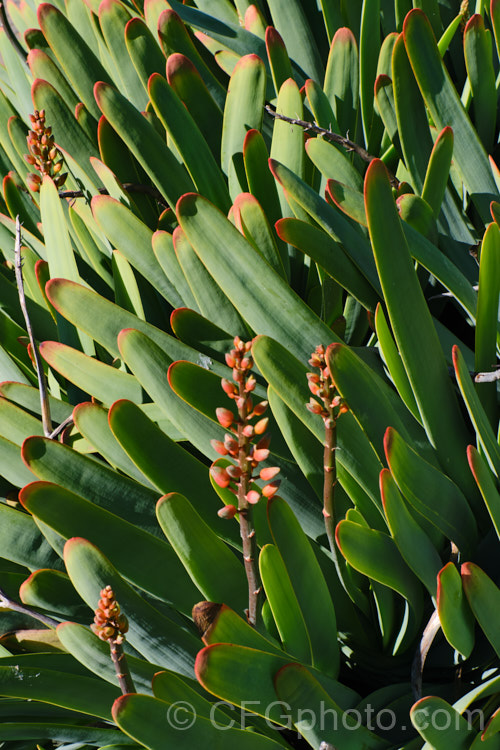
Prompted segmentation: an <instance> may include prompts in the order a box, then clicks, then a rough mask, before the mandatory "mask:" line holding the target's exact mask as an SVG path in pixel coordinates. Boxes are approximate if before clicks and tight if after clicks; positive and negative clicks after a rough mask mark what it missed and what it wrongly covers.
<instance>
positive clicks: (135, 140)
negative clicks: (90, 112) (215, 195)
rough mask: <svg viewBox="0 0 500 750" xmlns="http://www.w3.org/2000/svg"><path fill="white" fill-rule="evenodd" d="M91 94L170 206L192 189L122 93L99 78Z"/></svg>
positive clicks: (146, 123) (174, 159) (191, 185)
mask: <svg viewBox="0 0 500 750" xmlns="http://www.w3.org/2000/svg"><path fill="white" fill-rule="evenodd" d="M94 94H95V98H96V101H97V103H98V105H99V109H100V110H101V112H102V114H103V115H104V116H105V117H106V119H107V120H108V121H109V122H110V123H111V125H112V126H113V128H114V129H115V130H116V132H117V133H118V135H119V136H120V137H121V138H123V140H124V141H125V143H126V144H127V146H128V147H129V149H130V150H131V151H132V153H133V155H134V156H135V157H136V159H137V161H138V162H139V163H140V164H141V166H142V167H143V168H144V169H145V170H146V172H147V173H148V175H149V176H150V178H151V180H152V181H153V183H154V184H155V185H156V187H157V188H158V190H159V191H160V192H161V193H162V194H163V195H165V197H166V198H167V200H168V202H169V203H170V205H171V206H174V205H175V202H176V201H177V200H178V199H179V198H180V196H181V195H182V194H183V193H185V192H187V191H189V190H192V189H193V183H192V180H191V178H190V177H189V175H188V173H187V172H186V170H185V169H184V168H183V167H182V166H181V165H180V164H179V162H178V161H177V159H176V158H175V156H174V155H173V154H172V152H171V151H170V149H169V148H168V146H167V145H166V143H165V141H164V140H163V138H162V137H161V136H160V135H159V134H158V133H157V131H156V130H155V129H154V127H153V126H152V125H151V124H150V123H149V122H148V121H147V120H146V118H145V117H143V116H142V115H141V114H140V112H138V111H137V109H136V108H135V107H134V106H133V104H131V103H130V102H129V101H128V99H126V98H125V97H124V96H123V94H120V92H119V91H117V90H116V89H115V88H113V86H110V85H109V84H107V83H102V82H100V83H97V84H96V86H95V92H94Z"/></svg>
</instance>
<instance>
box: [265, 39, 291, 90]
mask: <svg viewBox="0 0 500 750" xmlns="http://www.w3.org/2000/svg"><path fill="white" fill-rule="evenodd" d="M265 34H266V37H265V38H266V49H267V57H268V60H269V67H270V68H271V75H272V78H273V84H274V91H275V93H276V96H278V94H279V90H280V88H281V87H282V85H283V84H284V82H285V81H286V80H287V79H288V78H292V76H293V73H292V66H291V63H290V58H289V57H288V52H287V49H286V46H285V42H284V41H283V39H282V37H281V35H280V34H279V32H278V31H276V29H275V28H274V27H273V26H268V27H267V29H266V32H265Z"/></svg>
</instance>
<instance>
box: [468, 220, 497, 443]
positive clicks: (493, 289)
mask: <svg viewBox="0 0 500 750" xmlns="http://www.w3.org/2000/svg"><path fill="white" fill-rule="evenodd" d="M499 294H500V228H499V227H498V225H497V224H495V223H494V222H493V223H492V224H490V225H489V227H488V228H487V229H486V232H485V233H484V236H483V242H482V245H481V255H480V263H479V289H478V295H477V319H476V337H475V344H476V346H475V362H474V369H475V370H476V372H490V371H491V369H492V367H493V365H494V362H495V361H496V350H497V339H499V338H500V337H499V334H498V296H499ZM476 390H477V395H478V396H479V400H480V401H481V404H482V406H483V408H484V410H485V412H486V414H487V416H488V418H489V420H490V422H491V425H492V427H493V429H496V427H497V424H498V404H497V387H496V383H495V382H492V383H481V382H479V383H478V384H477V386H476Z"/></svg>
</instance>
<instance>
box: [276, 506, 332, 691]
mask: <svg viewBox="0 0 500 750" xmlns="http://www.w3.org/2000/svg"><path fill="white" fill-rule="evenodd" d="M268 517H269V526H270V529H271V533H272V535H273V540H274V543H275V545H276V549H277V551H278V552H279V554H280V560H282V565H284V569H285V572H286V579H287V580H288V579H289V581H290V584H291V587H292V591H293V593H294V596H295V597H296V601H297V603H298V606H299V608H300V611H301V613H302V615H301V617H303V620H304V624H305V627H306V631H307V634H308V641H309V644H310V649H311V653H312V664H313V665H314V666H315V667H316V668H317V669H319V670H321V671H322V672H323V673H324V674H328V675H331V676H332V677H336V676H337V674H338V669H339V651H338V644H337V642H336V639H335V637H332V633H335V632H336V630H337V623H336V617H335V608H334V605H333V602H332V599H331V596H330V594H329V591H328V588H327V585H326V582H325V579H324V577H323V573H322V571H321V568H320V567H319V563H318V561H317V559H316V556H315V554H314V552H313V550H312V548H311V545H310V542H309V540H308V539H307V537H306V535H305V533H304V531H303V530H302V528H301V525H300V523H299V522H298V521H297V518H296V517H295V515H294V513H293V512H292V510H291V509H290V507H289V506H288V505H287V504H286V503H285V502H284V501H283V500H282V499H281V498H274V499H273V500H271V501H270V503H269V505H268ZM271 559H272V558H271ZM318 612H321V617H318ZM285 648H286V646H285ZM290 653H294V652H290Z"/></svg>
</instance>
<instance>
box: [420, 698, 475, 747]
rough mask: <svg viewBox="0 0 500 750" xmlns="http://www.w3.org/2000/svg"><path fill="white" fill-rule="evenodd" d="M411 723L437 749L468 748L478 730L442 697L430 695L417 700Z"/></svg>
mask: <svg viewBox="0 0 500 750" xmlns="http://www.w3.org/2000/svg"><path fill="white" fill-rule="evenodd" d="M410 718H411V723H412V724H413V726H414V727H415V729H416V730H417V732H418V733H419V734H420V735H421V737H423V738H424V740H426V741H427V743H428V745H429V746H430V747H432V748H435V750H448V748H450V747H453V748H456V750H468V749H469V748H470V747H471V742H472V741H473V739H474V737H475V736H476V734H477V732H476V730H475V729H473V727H472V726H471V725H470V724H469V722H468V721H467V720H466V719H465V718H464V717H463V716H460V714H459V713H458V712H457V711H455V709H454V708H452V706H450V704H449V703H447V702H446V701H445V700H443V699H442V698H436V697H434V696H429V697H428V698H422V699H421V700H419V701H417V703H415V704H414V706H413V707H412V709H411V712H410Z"/></svg>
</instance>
